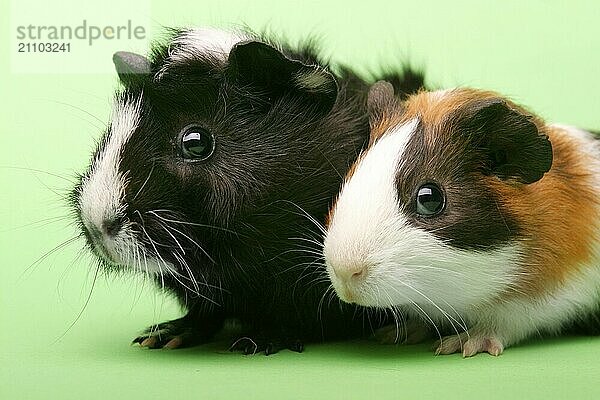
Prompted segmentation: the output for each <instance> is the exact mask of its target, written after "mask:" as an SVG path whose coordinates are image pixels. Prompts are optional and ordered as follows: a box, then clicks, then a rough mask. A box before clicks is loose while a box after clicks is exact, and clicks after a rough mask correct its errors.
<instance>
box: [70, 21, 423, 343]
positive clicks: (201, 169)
mask: <svg viewBox="0 0 600 400" xmlns="http://www.w3.org/2000/svg"><path fill="white" fill-rule="evenodd" d="M114 62H115V65H116V67H117V72H118V74H119V77H120V80H121V82H122V84H123V89H122V90H119V91H118V92H117V94H116V97H115V102H114V110H113V115H112V118H111V121H110V124H109V126H108V129H107V131H106V132H105V133H104V136H103V138H102V140H101V141H100V143H99V145H98V148H97V150H96V152H95V154H94V155H93V158H92V161H91V165H90V167H89V168H88V169H87V171H86V172H85V173H83V174H82V175H81V177H80V180H79V184H78V185H77V186H76V187H75V189H74V190H73V192H72V195H71V201H72V205H73V209H74V211H75V213H76V215H77V217H78V218H77V220H78V222H79V225H80V228H81V232H82V235H84V236H85V238H86V239H87V241H86V242H87V246H88V247H89V249H90V250H91V251H92V252H93V253H94V254H95V255H96V256H97V258H98V262H99V266H98V268H101V269H102V270H103V271H104V270H106V271H119V272H120V271H134V272H138V273H141V274H146V275H147V276H148V277H149V278H150V279H152V280H154V281H155V282H156V283H157V284H158V285H159V287H161V288H163V289H165V290H166V291H168V292H170V293H172V294H174V295H175V296H176V298H177V299H178V300H179V302H180V303H181V305H182V306H183V307H184V308H185V309H186V310H187V314H186V315H185V316H183V317H182V318H179V319H176V320H173V321H168V322H165V323H161V324H158V325H156V326H152V327H150V328H148V329H147V330H146V331H145V332H144V333H143V334H141V335H140V336H139V337H138V338H136V339H135V340H134V343H140V344H141V345H142V346H144V347H149V348H162V347H166V348H176V347H185V346H191V345H196V344H201V343H205V342H208V341H211V340H213V337H214V336H215V334H216V333H217V332H218V331H220V330H221V328H222V327H223V325H224V322H225V321H226V320H228V319H236V320H238V321H240V322H241V325H242V329H243V330H242V336H243V337H245V338H247V339H245V340H238V341H236V342H235V343H236V345H235V346H234V347H233V349H235V350H239V351H243V352H246V353H255V352H264V353H265V354H270V353H274V352H277V351H278V350H279V349H281V348H289V349H291V350H295V351H301V350H302V349H303V342H304V341H311V340H321V339H328V338H334V337H335V338H338V337H352V336H355V335H362V332H363V327H364V326H366V325H368V324H366V323H365V321H363V318H361V315H362V311H360V310H357V309H356V308H355V307H341V308H340V307H337V304H336V305H335V307H328V306H327V304H324V302H323V299H324V297H325V295H326V292H327V288H328V283H327V282H326V277H325V276H324V269H323V268H318V265H319V262H320V253H319V247H317V245H316V244H314V243H317V241H316V240H315V239H314V238H315V237H318V235H320V232H319V230H318V227H319V226H320V224H322V223H323V221H324V218H325V216H326V214H327V210H328V207H329V205H330V202H331V200H332V199H333V197H334V196H335V194H336V192H337V189H338V188H339V185H340V184H341V181H342V179H343V175H344V174H345V172H346V170H347V169H348V167H349V166H350V165H351V164H352V162H353V161H354V159H355V158H356V156H357V155H358V154H359V152H360V151H361V148H363V147H364V146H365V145H366V143H367V142H368V137H369V129H368V126H369V125H368V114H367V110H366V99H367V94H368V88H369V85H368V84H367V83H366V82H365V80H363V79H362V78H360V77H359V76H357V75H356V74H354V73H353V72H352V71H351V70H350V69H347V68H340V72H339V73H338V74H336V75H334V74H333V73H332V72H330V70H329V67H328V64H327V63H326V62H324V61H322V60H321V59H320V57H319V56H318V54H317V52H316V51H315V49H314V47H313V46H312V45H311V44H310V43H305V44H301V45H300V46H298V47H297V48H292V47H291V46H287V45H284V44H282V43H279V42H277V41H275V40H272V39H267V38H262V37H259V36H257V35H254V34H252V33H248V32H236V31H229V32H228V31H221V30H216V29H206V28H204V29H186V30H176V31H174V32H173V34H172V36H171V38H170V39H168V40H167V41H166V42H164V43H157V44H155V47H154V50H153V52H152V54H151V56H150V57H149V58H146V57H145V56H142V55H138V54H133V53H126V52H119V53H116V54H115V56H114ZM391 75H394V74H391ZM395 76H396V78H397V80H396V84H397V88H398V89H399V90H400V91H401V92H405V93H408V92H410V91H413V90H415V89H417V88H418V87H420V86H422V83H423V82H422V76H421V75H420V74H419V73H416V72H412V71H407V74H402V73H400V72H399V73H398V74H396V75H395ZM404 77H406V79H405V78H404ZM232 339H235V337H233V338H232Z"/></svg>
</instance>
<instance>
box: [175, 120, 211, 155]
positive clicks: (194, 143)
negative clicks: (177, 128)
mask: <svg viewBox="0 0 600 400" xmlns="http://www.w3.org/2000/svg"><path fill="white" fill-rule="evenodd" d="M214 151H215V137H214V136H213V135H212V133H210V132H209V131H207V130H206V129H204V128H202V127H200V126H197V125H190V126H187V127H185V128H184V129H183V131H182V132H181V156H182V157H183V158H185V159H188V160H192V161H203V160H206V159H207V158H209V157H210V156H211V155H212V153H213V152H214Z"/></svg>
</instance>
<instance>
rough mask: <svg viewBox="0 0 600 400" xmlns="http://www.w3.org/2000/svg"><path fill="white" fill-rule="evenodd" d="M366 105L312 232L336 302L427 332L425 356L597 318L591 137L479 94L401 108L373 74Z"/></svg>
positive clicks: (597, 174)
mask: <svg viewBox="0 0 600 400" xmlns="http://www.w3.org/2000/svg"><path fill="white" fill-rule="evenodd" d="M368 103H369V114H370V122H371V141H370V145H369V147H368V149H367V150H366V151H364V152H363V153H362V155H361V156H360V157H359V159H358V160H357V161H356V163H355V164H354V166H353V167H352V168H351V169H350V170H349V173H348V174H347V176H346V179H345V182H344V184H343V187H342V189H341V192H340V193H339V196H338V198H337V201H336V202H335V204H334V205H333V207H332V208H331V210H330V215H329V218H328V225H327V233H326V238H325V240H324V248H323V254H324V257H325V260H326V268H327V272H328V275H329V277H330V279H331V282H332V283H333V286H334V288H335V290H336V292H337V294H338V296H339V297H340V298H341V299H342V300H343V301H345V302H348V303H354V304H358V305H363V306H369V307H376V308H386V309H392V310H393V311H394V312H396V313H399V315H400V316H402V317H403V316H405V315H408V316H413V317H415V318H417V319H418V320H421V321H422V322H423V324H426V325H433V327H434V328H435V329H438V327H439V330H438V335H439V337H440V339H441V340H439V341H438V342H436V344H435V346H434V347H435V348H436V350H435V352H436V354H450V353H455V352H462V355H463V356H464V357H469V356H473V355H475V354H477V353H480V352H487V353H489V354H492V355H495V356H497V355H499V354H501V353H502V352H503V350H504V349H505V348H507V347H508V346H511V345H514V344H516V343H518V342H520V341H522V340H524V339H526V338H529V337H531V336H534V335H537V334H539V333H548V334H557V333H559V332H561V331H562V330H564V329H565V328H567V327H569V326H571V325H572V324H580V323H585V322H586V321H590V322H592V323H594V322H593V321H596V322H595V323H596V324H598V322H597V321H598V319H597V318H596V317H597V315H598V314H597V313H598V304H599V297H598V296H599V293H600V292H599V290H600V267H599V265H600V262H599V261H600V260H599V256H600V254H599V252H598V250H599V248H600V237H599V229H598V228H599V226H598V224H599V222H600V148H599V146H598V141H597V139H596V138H594V137H593V136H592V135H591V134H590V133H588V132H586V131H583V130H580V129H578V128H574V127H570V126H563V125H550V124H546V123H545V122H544V121H543V120H542V119H541V118H540V117H538V116H536V115H533V114H531V113H530V112H529V111H527V110H526V109H525V108H523V107H521V106H519V105H517V104H515V103H513V102H512V101H510V100H509V99H506V98H504V97H502V96H500V95H498V94H496V93H493V92H488V91H480V90H473V89H467V88H459V89H452V90H442V91H433V92H420V93H418V94H415V95H413V96H410V97H409V98H408V99H407V100H406V101H404V102H401V101H398V100H397V99H396V98H394V96H393V88H392V87H391V86H390V85H389V84H387V83H385V82H379V83H377V84H375V85H374V86H373V87H372V89H371V91H370V94H369V102H368ZM413 325H414V324H413ZM409 329H415V330H417V328H414V327H413V328H409ZM444 330H446V332H447V333H450V335H449V336H447V337H443V338H442V336H443V334H439V332H440V331H442V332H443V331H444ZM596 330H597V327H596ZM413 333H414V332H408V333H407V335H408V336H410V335H413ZM416 336H417V337H418V336H419V334H418V332H417V333H416Z"/></svg>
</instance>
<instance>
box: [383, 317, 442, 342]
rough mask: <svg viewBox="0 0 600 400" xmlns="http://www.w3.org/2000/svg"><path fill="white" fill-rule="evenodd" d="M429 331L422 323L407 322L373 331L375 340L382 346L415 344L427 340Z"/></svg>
mask: <svg viewBox="0 0 600 400" xmlns="http://www.w3.org/2000/svg"><path fill="white" fill-rule="evenodd" d="M430 335H431V330H430V329H429V328H428V327H427V326H426V325H425V324H423V323H420V322H419V321H415V320H408V321H406V323H404V324H402V325H395V324H392V325H386V326H384V327H382V328H379V329H377V330H376V331H375V334H374V337H375V339H376V340H377V341H378V342H379V343H382V344H417V343H421V342H423V341H424V340H425V339H427V338H429V336H430Z"/></svg>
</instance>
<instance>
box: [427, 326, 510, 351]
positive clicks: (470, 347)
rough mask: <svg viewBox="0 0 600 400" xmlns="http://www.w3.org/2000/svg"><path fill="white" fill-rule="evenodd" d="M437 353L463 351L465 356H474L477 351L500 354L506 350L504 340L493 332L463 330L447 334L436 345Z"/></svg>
mask: <svg viewBox="0 0 600 400" xmlns="http://www.w3.org/2000/svg"><path fill="white" fill-rule="evenodd" d="M434 347H435V348H436V350H435V354H436V355H438V354H453V353H459V352H462V355H463V357H472V356H474V355H475V354H477V353H488V354H491V355H493V356H499V355H500V354H502V352H503V351H504V345H503V344H502V341H501V340H500V339H499V338H498V337H497V336H495V335H493V334H483V333H472V334H468V333H467V332H463V333H461V334H459V335H454V336H446V337H444V338H443V339H442V340H438V341H437V342H436V344H435V345H434Z"/></svg>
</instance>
